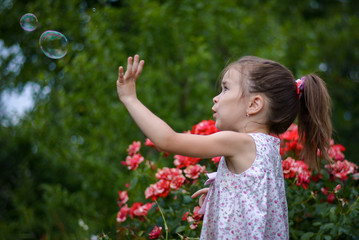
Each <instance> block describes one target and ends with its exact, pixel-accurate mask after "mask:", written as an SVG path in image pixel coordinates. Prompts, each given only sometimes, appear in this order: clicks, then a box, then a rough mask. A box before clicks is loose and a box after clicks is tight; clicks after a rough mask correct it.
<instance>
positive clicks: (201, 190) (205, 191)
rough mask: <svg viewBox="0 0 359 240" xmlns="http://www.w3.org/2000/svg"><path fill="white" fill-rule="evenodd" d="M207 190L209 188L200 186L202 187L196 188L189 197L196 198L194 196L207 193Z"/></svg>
mask: <svg viewBox="0 0 359 240" xmlns="http://www.w3.org/2000/svg"><path fill="white" fill-rule="evenodd" d="M208 190H209V188H202V189H200V190H198V191H197V192H195V193H194V194H193V195H192V196H191V198H196V197H198V196H200V195H202V194H207V193H208Z"/></svg>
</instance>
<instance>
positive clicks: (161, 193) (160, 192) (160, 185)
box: [145, 180, 170, 201]
mask: <svg viewBox="0 0 359 240" xmlns="http://www.w3.org/2000/svg"><path fill="white" fill-rule="evenodd" d="M169 192H170V182H169V181H166V180H160V181H158V182H157V183H155V184H151V185H150V186H149V187H148V188H147V189H146V190H145V197H146V199H149V198H151V199H152V200H153V201H154V200H156V199H157V198H159V197H167V195H168V193H169Z"/></svg>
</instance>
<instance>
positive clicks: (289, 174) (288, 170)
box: [282, 157, 297, 178]
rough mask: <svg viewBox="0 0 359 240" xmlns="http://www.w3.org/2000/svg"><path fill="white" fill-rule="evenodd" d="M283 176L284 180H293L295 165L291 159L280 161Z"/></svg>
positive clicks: (295, 171) (295, 170)
mask: <svg viewBox="0 0 359 240" xmlns="http://www.w3.org/2000/svg"><path fill="white" fill-rule="evenodd" d="M282 167H283V174H284V177H285V178H294V177H295V175H296V173H297V165H296V162H295V160H294V159H293V158H291V157H288V158H286V159H285V160H284V161H282Z"/></svg>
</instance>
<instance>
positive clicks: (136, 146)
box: [127, 141, 141, 156]
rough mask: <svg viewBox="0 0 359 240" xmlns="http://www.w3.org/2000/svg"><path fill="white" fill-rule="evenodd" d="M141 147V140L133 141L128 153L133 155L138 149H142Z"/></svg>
mask: <svg viewBox="0 0 359 240" xmlns="http://www.w3.org/2000/svg"><path fill="white" fill-rule="evenodd" d="M140 148H141V142H140V141H137V142H136V141H133V142H132V144H130V145H129V146H128V148H127V152H128V155H130V156H133V155H134V154H136V153H137V152H138V151H140Z"/></svg>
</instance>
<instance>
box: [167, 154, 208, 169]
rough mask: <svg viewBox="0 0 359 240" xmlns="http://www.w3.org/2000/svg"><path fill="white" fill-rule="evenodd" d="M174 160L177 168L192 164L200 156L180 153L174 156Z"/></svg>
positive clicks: (197, 160) (196, 161) (198, 159)
mask: <svg viewBox="0 0 359 240" xmlns="http://www.w3.org/2000/svg"><path fill="white" fill-rule="evenodd" d="M174 158H175V161H174V162H173V163H174V164H175V165H176V167H177V168H183V167H187V166H189V165H194V164H196V163H198V162H199V161H201V159H200V158H193V157H186V156H181V155H175V156H174Z"/></svg>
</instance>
